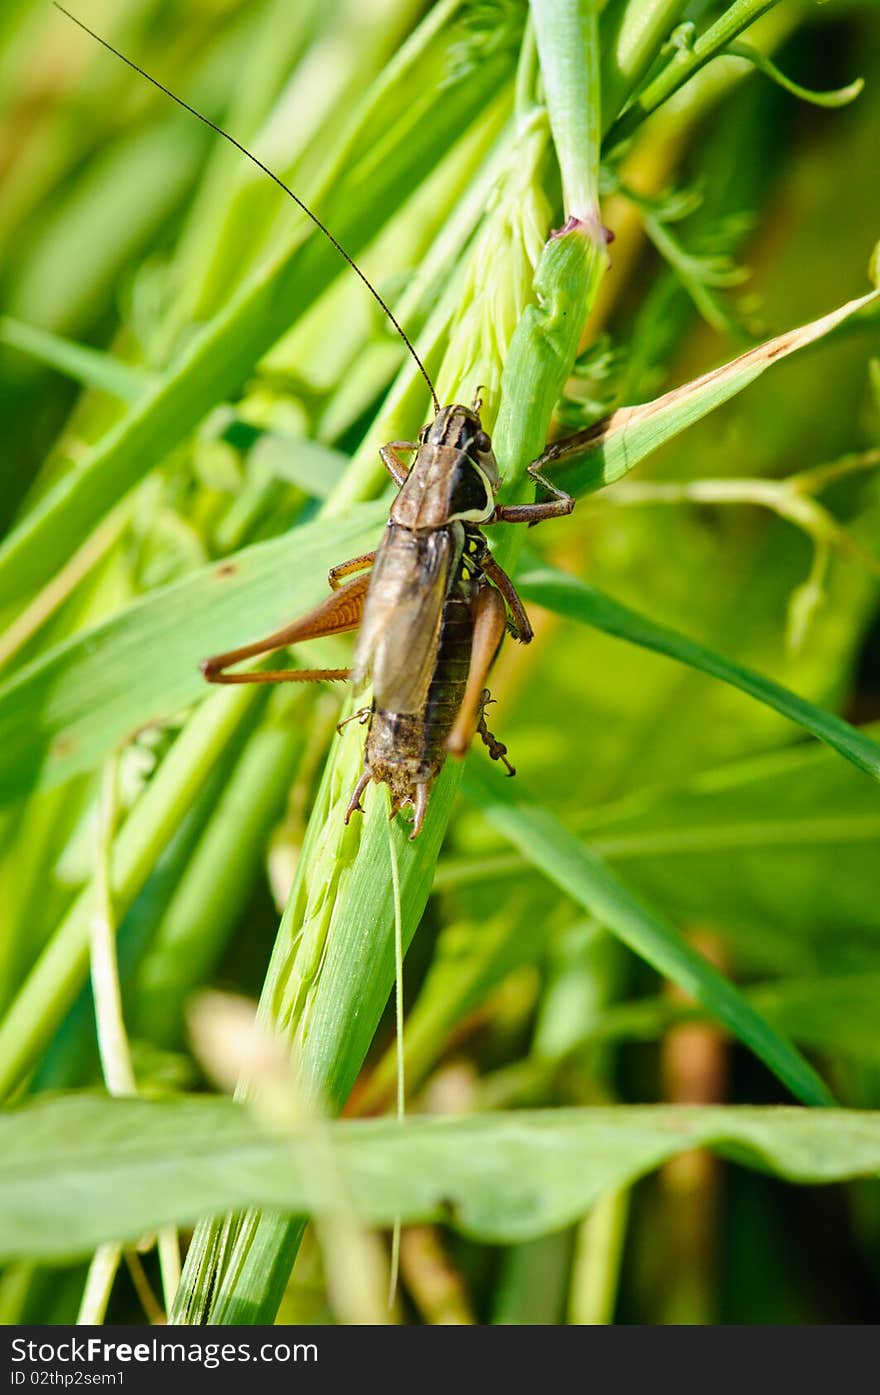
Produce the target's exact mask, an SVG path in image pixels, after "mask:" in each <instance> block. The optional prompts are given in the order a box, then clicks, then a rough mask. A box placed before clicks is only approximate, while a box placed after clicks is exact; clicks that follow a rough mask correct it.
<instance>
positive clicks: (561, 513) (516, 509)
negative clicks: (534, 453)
mask: <svg viewBox="0 0 880 1395" xmlns="http://www.w3.org/2000/svg"><path fill="white" fill-rule="evenodd" d="M543 458H544V457H543V456H541V458H540V459H538V460H535V461H533V462H532V464H531V465H530V466H529V468H528V473H529V474H530V475H531V477H532V479H533V480H534V481H535V483H536V484H540V485H541V486H542V487H543V488H544V489H546V491H547V493H548V494H551V495H552V496H553V497H552V498H551V499H543V500H541V502H540V503H535V504H499V505H498V507H497V508H496V510H495V512H494V513H493V515H492V517H491V519H490V520H489V521H490V522H491V523H529V524H531V523H542V522H543V521H544V519H545V518H564V517H565V516H566V515H567V514H570V513H571V512H572V510H573V508H574V499H573V498H572V497H571V495H570V494H566V492H565V490H564V489H558V488H557V487H556V485H555V484H551V482H550V480H548V479H547V477H546V475H542V474H541V462H542V460H543Z"/></svg>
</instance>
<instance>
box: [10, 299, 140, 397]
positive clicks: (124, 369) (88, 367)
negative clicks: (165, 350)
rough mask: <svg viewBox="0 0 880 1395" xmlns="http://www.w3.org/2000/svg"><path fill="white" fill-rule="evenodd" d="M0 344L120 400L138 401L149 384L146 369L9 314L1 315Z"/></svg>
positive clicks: (85, 385)
mask: <svg viewBox="0 0 880 1395" xmlns="http://www.w3.org/2000/svg"><path fill="white" fill-rule="evenodd" d="M0 344H5V345H6V346H7V348H10V349H18V351H19V352H20V353H23V354H27V355H28V356H29V357H30V358H33V359H36V361H37V362H38V363H44V364H46V366H47V367H49V368H55V369H57V371H58V372H59V373H63V374H64V376H65V377H66V378H72V379H73V381H74V382H76V383H82V385H83V386H84V387H90V388H96V389H97V390H98V391H100V392H106V393H109V394H110V396H111V397H117V398H119V400H120V401H121V402H137V401H139V399H140V398H141V397H143V395H144V392H145V390H146V388H147V387H148V386H149V384H150V375H149V374H148V373H145V372H144V371H143V370H142V369H139V368H132V367H131V365H130V364H128V363H123V361H122V360H121V359H118V358H114V357H113V355H112V354H106V353H103V352H102V351H101V350H100V349H90V348H89V347H88V345H86V344H77V343H75V342H74V340H72V339H63V338H62V337H61V336H60V335H58V334H51V333H50V332H49V331H48V330H45V329H39V328H38V327H37V326H36V325H26V324H22V322H21V320H14V319H12V318H11V317H10V316H8V315H3V316H2V317H0Z"/></svg>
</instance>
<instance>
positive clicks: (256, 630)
mask: <svg viewBox="0 0 880 1395" xmlns="http://www.w3.org/2000/svg"><path fill="white" fill-rule="evenodd" d="M385 512H386V510H385V508H384V506H383V505H381V504H368V505H364V506H362V507H359V508H357V509H355V510H354V511H353V512H352V514H351V516H350V517H349V518H347V519H345V520H336V519H334V521H333V524H332V526H331V525H329V524H327V523H323V522H320V521H317V520H316V521H314V522H312V523H308V524H306V525H304V526H303V527H300V528H296V529H294V530H293V531H292V532H290V533H286V534H284V535H282V536H281V537H278V538H273V539H271V540H270V541H269V542H265V543H258V544H256V545H255V546H253V547H250V548H246V549H245V550H244V551H242V552H240V553H237V554H236V555H235V557H234V558H230V559H229V560H227V561H225V562H221V563H217V564H213V565H211V566H210V567H205V568H202V569H201V570H200V571H197V572H194V573H193V574H192V575H190V576H188V577H186V578H184V580H182V581H180V582H176V583H173V584H172V585H171V586H167V587H164V588H162V589H161V590H157V591H152V592H150V594H149V595H147V596H145V597H144V598H143V599H142V600H139V601H137V602H135V604H134V605H131V606H129V607H127V608H126V609H125V610H123V611H120V612H119V613H118V614H117V615H114V616H113V617H112V618H111V619H110V620H107V621H106V622H105V623H104V624H102V625H99V626H97V627H96V628H95V629H92V630H88V631H86V632H85V633H84V634H81V635H77V636H75V637H74V638H73V639H71V640H69V641H67V643H65V644H63V645H60V646H59V647H58V648H57V649H54V650H52V651H50V653H48V654H46V655H45V656H43V657H41V658H40V659H38V660H36V662H35V663H33V664H32V665H30V666H29V667H28V668H26V669H23V670H22V671H21V672H20V673H17V674H15V676H14V677H13V678H11V679H10V680H9V681H8V682H7V683H5V684H3V686H2V687H0V798H6V799H9V798H12V797H14V796H15V795H16V794H18V793H20V792H21V791H22V790H23V789H25V788H27V787H28V786H30V785H32V784H33V783H34V782H35V781H36V782H38V783H39V784H41V785H52V784H56V783H57V782H58V781H60V780H65V779H67V778H68V777H69V776H70V775H72V774H74V773H75V772H77V771H80V770H89V769H91V768H92V767H94V766H95V765H96V764H97V762H98V761H100V760H101V758H102V757H103V756H104V755H105V754H106V753H107V752H108V751H111V750H112V749H113V748H114V747H115V746H116V745H118V744H119V742H120V741H123V740H124V739H125V738H126V737H127V736H129V735H130V734H131V733H133V732H135V731H137V730H138V729H139V728H140V727H142V726H144V725H145V724H146V723H148V722H152V721H157V720H161V719H162V718H163V717H168V716H171V715H172V714H173V713H174V712H176V711H177V710H178V709H180V708H181V707H185V706H188V705H189V704H190V703H192V702H195V701H197V700H198V699H199V698H200V697H204V695H205V693H206V691H207V685H206V684H205V681H204V679H203V678H202V676H201V674H200V673H199V669H198V665H199V660H200V659H203V658H206V657H207V656H208V655H209V654H217V653H222V652H224V651H225V650H227V649H230V648H234V647H236V646H238V645H241V644H245V643H248V642H249V641H250V640H254V639H257V638H259V636H260V634H268V633H270V632H271V631H272V630H274V629H277V628H278V627H279V626H281V625H283V624H285V623H286V622H287V621H289V620H292V619H294V618H295V617H296V615H297V614H299V613H302V612H303V611H304V610H306V609H307V608H308V607H309V606H310V605H314V604H315V603H316V602H317V601H318V600H320V599H321V597H322V596H323V595H324V594H325V593H326V590H327V571H328V569H329V567H330V566H332V564H333V563H334V562H338V561H340V560H344V559H345V558H346V557H351V556H356V555H357V554H358V553H360V552H363V551H366V550H367V549H368V548H369V547H370V546H371V544H375V542H376V540H377V539H378V536H379V534H380V531H381V522H382V519H383V518H384V516H385Z"/></svg>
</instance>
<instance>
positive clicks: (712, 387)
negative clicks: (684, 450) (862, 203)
mask: <svg viewBox="0 0 880 1395" xmlns="http://www.w3.org/2000/svg"><path fill="white" fill-rule="evenodd" d="M878 302H880V290H876V291H869V292H868V294H867V295H863V296H860V297H859V298H858V299H857V300H849V301H847V302H846V304H845V305H841V306H840V307H839V308H838V309H837V310H832V311H830V313H829V314H827V315H822V316H820V318H819V319H818V320H811V321H810V323H809V324H806V325H801V326H800V327H799V328H797V329H790V330H787V331H786V333H785V334H780V335H777V337H776V338H775V339H768V340H767V341H766V343H764V344H758V345H757V346H756V347H755V348H754V349H749V350H747V352H746V353H744V354H740V356H739V358H735V359H733V360H732V361H731V362H730V363H724V364H722V365H721V366H720V367H718V368H712V369H710V371H709V372H708V373H703V374H702V375H701V376H700V377H699V378H694V380H693V381H692V382H690V383H684V384H683V385H682V386H681V387H677V388H673V389H672V390H671V392H666V393H664V394H663V396H662V397H658V398H655V400H654V401H653V402H642V403H639V404H638V405H637V406H635V407H619V408H618V409H617V411H616V412H612V414H611V416H609V417H605V418H604V420H603V421H600V422H598V423H597V424H596V425H595V426H591V427H590V428H589V429H588V430H586V431H580V432H578V433H577V434H576V435H574V436H569V437H566V438H564V439H563V440H560V441H556V442H554V443H553V445H551V446H548V448H547V451H546V453H545V456H544V462H545V464H546V466H547V470H548V473H549V474H550V475H551V477H552V478H554V479H558V480H559V482H560V483H561V484H563V485H564V486H565V488H566V489H568V490H570V491H571V492H572V493H574V494H587V493H589V492H590V491H591V490H594V489H601V488H602V487H603V485H606V484H613V483H614V481H615V480H619V479H621V478H622V476H623V475H625V474H627V473H628V472H629V471H630V470H632V469H633V468H634V467H635V466H636V465H638V464H639V462H640V461H642V460H644V459H645V457H646V456H648V455H650V454H651V452H652V451H655V450H657V448H658V447H659V446H662V445H663V443H664V442H665V441H668V440H670V439H671V438H672V437H673V436H677V435H678V434H679V432H681V431H684V430H685V428H686V427H688V426H692V425H693V423H694V422H696V421H699V420H700V418H701V417H704V416H706V415H707V413H709V412H711V411H714V409H715V408H716V407H720V406H721V404H722V403H723V402H727V401H729V399H730V398H731V397H735V396H736V394H737V393H738V392H742V390H743V388H746V387H748V386H749V384H750V383H753V382H754V381H755V379H756V378H759V377H760V376H761V374H762V373H764V372H765V371H766V369H768V368H769V367H770V365H771V364H773V363H778V362H779V361H780V359H783V358H786V357H787V356H788V355H789V354H793V353H796V352H797V350H798V349H803V348H806V346H807V345H808V344H814V343H815V342H816V341H817V340H818V339H821V338H823V337H824V336H825V335H826V334H830V333H831V331H832V330H834V329H837V328H838V326H839V325H842V324H844V323H845V322H846V321H847V320H849V319H851V318H852V317H853V316H855V315H857V314H858V313H859V311H866V310H868V309H869V308H870V307H876V306H877V304H878Z"/></svg>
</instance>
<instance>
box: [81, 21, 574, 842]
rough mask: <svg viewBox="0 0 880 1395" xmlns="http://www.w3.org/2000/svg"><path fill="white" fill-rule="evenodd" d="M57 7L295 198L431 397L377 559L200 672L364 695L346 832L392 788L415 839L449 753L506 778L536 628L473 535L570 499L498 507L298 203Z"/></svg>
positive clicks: (482, 470) (464, 444)
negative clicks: (313, 651) (497, 704)
mask: <svg viewBox="0 0 880 1395" xmlns="http://www.w3.org/2000/svg"><path fill="white" fill-rule="evenodd" d="M54 2H55V4H56V8H57V9H59V10H61V11H62V13H63V14H65V15H67V17H68V18H69V19H72V20H73V22H74V23H75V24H77V25H79V27H80V28H81V29H84V30H85V31H86V33H88V34H90V35H91V36H92V38H94V39H97V41H98V42H99V43H100V44H102V45H103V46H104V48H106V49H109V50H110V52H111V53H113V54H114V55H115V56H116V57H117V58H119V59H121V60H122V62H124V63H126V64H127V65H128V66H129V67H130V68H133V69H134V70H135V72H137V73H139V74H140V75H141V76H142V77H144V78H146V79H147V81H148V82H151V83H152V84H153V85H154V86H155V87H158V88H159V90H160V91H161V92H164V93H165V95H166V96H167V97H170V98H171V100H172V101H174V102H177V103H178V105H179V106H182V107H184V108H185V109H186V110H187V111H188V112H190V113H191V114H192V115H193V116H195V117H197V118H198V119H199V120H200V121H202V122H204V124H205V125H206V126H210V127H211V129H212V130H213V131H215V132H216V133H217V134H218V135H220V136H222V137H223V139H224V140H227V141H229V143H230V144H232V145H234V146H235V147H236V149H238V150H240V151H241V153H242V154H243V155H245V156H246V157H247V158H248V159H249V160H251V161H252V162H253V163H254V164H255V165H257V166H258V167H259V168H260V169H261V170H262V171H263V173H264V174H266V175H267V176H268V177H269V178H270V179H272V180H273V181H274V182H275V183H276V184H277V185H278V186H279V188H281V189H283V190H284V192H285V194H287V195H288V196H289V197H290V198H291V199H293V201H294V202H295V203H296V204H297V205H298V207H299V208H300V209H301V210H302V212H303V213H305V214H306V216H307V217H308V218H310V219H311V220H312V222H313V223H314V224H315V225H316V227H317V228H318V229H319V230H320V231H321V232H322V233H323V234H324V236H325V237H327V238H328V239H329V241H330V242H331V243H332V244H333V246H334V247H335V248H336V249H337V251H338V252H339V253H340V255H341V256H342V257H343V258H344V259H345V260H346V261H347V262H348V263H349V265H350V266H351V267H352V268H353V270H354V271H355V272H356V273H357V275H358V276H359V277H360V279H361V280H362V281H363V282H364V284H365V286H366V287H367V289H368V290H369V291H370V294H371V295H372V296H373V297H374V299H375V300H376V301H377V302H378V304H379V305H380V306H381V308H382V310H383V311H384V313H385V314H386V315H387V316H388V319H389V320H390V322H391V324H392V325H393V326H394V328H395V330H396V331H397V333H398V334H399V335H400V338H401V339H402V341H403V343H404V344H405V346H406V348H407V350H408V352H409V353H410V354H411V355H412V357H413V359H414V360H415V363H416V364H417V366H418V368H419V371H420V372H421V374H422V376H423V377H424V379H425V382H426V383H427V385H428V388H429V389H430V392H431V398H432V401H433V404H434V413H435V415H434V419H433V421H431V422H429V423H428V425H427V426H425V427H424V428H423V429H422V431H421V432H420V434H419V439H418V441H393V442H391V443H390V444H389V445H386V446H383V447H382V449H381V450H380V452H379V453H380V455H381V457H382V461H383V463H384V465H385V468H386V469H387V470H388V473H389V474H390V475H391V478H392V479H393V480H394V482H395V484H396V485H398V487H399V493H398V494H397V497H396V499H395V500H394V503H393V505H392V508H391V513H390V517H389V520H388V525H387V527H386V529H385V534H384V536H383V538H382V540H381V542H380V544H379V547H378V548H377V549H376V551H375V552H370V553H367V554H366V555H364V556H363V557H354V558H352V559H351V561H348V562H343V563H341V564H340V565H339V566H336V567H334V568H333V569H332V570H331V572H330V578H329V579H330V586H331V588H332V589H331V594H330V595H329V596H328V597H327V599H326V600H324V601H322V602H321V604H320V605H318V606H316V607H315V608H314V610H311V611H309V613H308V614H307V615H304V616H302V617H301V618H300V619H299V620H295V621H293V623H292V624H290V625H287V626H285V627H284V628H283V629H281V630H278V631H276V632H275V633H274V634H271V635H267V636H265V638H263V639H259V640H256V641H255V642H254V643H253V644H247V645H244V646H243V647H242V648H239V649H233V650H230V651H229V652H228V653H226V654H216V655H213V656H212V657H211V658H208V659H205V660H204V661H203V662H202V664H201V671H202V673H203V674H204V676H205V678H206V679H207V680H208V682H209V683H283V682H293V683H308V682H320V681H326V680H336V679H350V680H351V681H352V682H354V683H356V684H361V685H366V684H367V683H368V682H370V683H372V702H371V705H370V706H369V707H366V708H363V709H361V711H360V712H359V713H357V714H355V715H356V717H357V718H359V719H360V720H361V721H363V722H364V723H365V724H366V726H367V740H366V747H365V752H364V767H363V772H362V774H361V776H360V778H359V780H358V782H357V784H356V786H355V788H354V791H353V793H352V796H351V801H350V803H349V806H348V810H347V812H346V816H345V818H346V822H348V820H349V818H350V817H351V815H352V814H353V813H354V811H355V810H356V809H357V810H360V809H361V807H362V806H361V802H360V801H361V795H362V794H363V793H364V790H365V789H366V787H367V785H368V784H369V783H370V781H372V780H375V781H376V782H378V783H379V784H384V785H387V786H388V788H389V790H390V793H391V807H392V813H393V814H396V813H397V812H398V811H399V810H400V809H402V808H404V807H406V806H409V807H411V808H412V809H413V810H414V820H413V830H412V833H411V835H410V836H411V837H413V838H415V837H416V836H417V834H418V833H419V830H420V829H421V827H422V823H423V822H424V818H425V812H426V810H427V807H428V800H429V798H430V793H431V788H432V786H433V784H434V781H435V780H436V779H437V776H438V774H439V773H440V770H441V768H442V766H443V763H444V761H445V759H446V757H447V755H448V754H452V755H454V756H459V757H461V756H464V755H465V754H466V753H467V751H468V749H469V747H470V745H471V742H472V741H473V739H474V736H475V735H477V734H479V735H480V737H481V738H482V740H483V741H484V742H485V744H486V745H487V746H488V748H489V754H490V755H491V757H492V758H493V760H501V761H503V762H504V764H505V765H506V766H507V769H508V771H509V773H510V774H511V775H512V774H513V773H514V771H513V767H512V766H511V765H510V763H509V762H508V761H507V759H506V756H507V748H506V746H504V745H502V744H501V742H500V741H497V740H496V738H495V737H494V736H493V735H492V733H491V732H490V731H489V728H488V726H487V724H486V715H485V709H486V706H487V704H488V703H489V701H490V696H489V691H488V689H487V687H486V682H487V679H488V675H489V670H490V669H491V667H492V664H493V662H494V659H495V656H496V654H497V653H498V649H499V646H500V644H501V640H502V638H503V636H504V632H505V629H507V630H509V631H510V633H511V634H512V635H513V637H514V638H515V639H518V640H519V641H520V643H522V644H528V642H529V641H530V640H531V638H532V627H531V625H530V624H529V620H528V616H527V615H526V613H525V610H524V609H523V605H522V602H521V600H520V598H519V596H518V595H517V593H516V590H515V589H514V586H513V583H512V581H511V580H510V577H509V576H507V574H506V573H505V572H504V571H502V569H501V567H500V566H499V565H498V563H497V562H495V560H494V559H493V557H492V554H491V552H490V551H489V547H488V543H487V542H486V538H485V535H484V534H483V531H482V529H483V527H484V526H485V525H488V524H493V523H538V522H540V521H541V520H543V519H545V518H554V517H559V516H560V515H562V514H568V513H571V511H572V509H573V508H574V500H573V499H572V498H571V497H570V496H569V495H568V494H565V493H563V492H562V491H561V490H559V489H556V488H555V487H554V486H553V485H552V484H550V482H549V481H548V480H547V479H545V478H544V476H543V475H542V474H541V472H540V466H541V463H542V461H541V460H538V461H536V462H534V464H532V465H530V466H529V474H530V475H531V476H532V478H533V479H534V480H535V482H536V484H539V485H541V486H543V488H544V490H545V492H546V494H547V495H549V497H548V498H546V499H544V500H542V501H540V502H536V503H533V504H515V505H504V504H496V502H495V495H496V493H497V491H498V487H499V484H500V479H499V474H498V465H497V463H496V460H495V456H494V454H493V452H492V443H491V441H490V439H489V437H488V435H487V434H486V432H485V431H484V429H483V426H482V423H481V421H480V406H481V403H480V401H479V399H478V398H477V399H475V400H474V403H473V405H472V406H470V407H465V406H463V405H461V404H458V403H456V404H452V405H451V406H447V407H441V405H440V402H439V400H438V398H437V394H436V392H435V390H434V386H433V384H432V382H431V380H430V378H429V376H428V374H427V372H426V370H425V366H424V364H423V363H422V361H421V359H420V358H419V356H418V354H417V353H416V350H415V348H414V347H413V345H412V343H411V342H410V340H409V338H408V336H407V334H406V332H405V330H404V329H403V327H402V326H401V325H400V324H399V323H398V321H397V319H396V318H395V316H394V314H393V312H392V311H391V309H390V308H389V306H388V305H387V304H386V303H385V301H384V300H383V299H382V297H381V295H380V294H379V292H378V291H377V290H376V289H375V287H374V286H372V285H371V283H370V282H369V281H368V280H367V278H366V276H365V275H364V273H363V272H362V271H361V269H360V267H358V266H357V264H356V263H355V262H354V261H353V260H352V258H351V257H350V256H349V255H348V253H347V252H346V251H345V249H344V248H343V247H341V246H340V244H339V243H338V242H337V240H336V238H335V237H334V236H333V234H332V233H331V232H330V230H329V229H328V228H326V227H325V226H324V224H323V223H322V222H321V221H320V219H319V218H318V217H317V216H316V215H315V214H314V213H313V212H312V210H311V209H310V208H308V207H307V206H306V204H304V203H303V201H302V199H300V198H299V196H298V195H297V194H295V193H294V191H293V190H292V189H290V188H289V187H288V186H287V185H286V184H285V183H284V181H283V180H281V179H280V178H279V177H278V175H277V174H275V173H274V171H273V170H271V169H269V167H268V166H267V165H264V164H263V162H262V161H261V160H259V159H258V158H257V157H256V156H255V155H254V154H252V152H251V151H249V150H248V149H247V148H246V147H245V146H243V145H241V144H240V142H239V141H237V140H236V139H235V137H234V136H232V135H230V134H229V133H228V132H227V131H224V130H223V128H222V127H220V126H218V125H216V124H215V123H214V122H213V121H210V120H209V119H208V118H207V117H206V116H204V115H203V114H202V113H201V112H200V111H197V110H196V108H195V107H191V106H190V105H189V103H187V102H185V101H183V100H182V98H180V97H178V96H177V95H176V94H175V93H174V92H172V91H171V90H170V88H168V87H165V86H164V84H163V83H161V82H159V81H158V80H157V79H156V78H154V77H152V76H151V75H150V74H149V73H147V72H145V71H144V69H143V68H140V67H138V65H137V64H136V63H134V62H132V60H131V59H130V58H127V57H126V56H125V54H123V53H120V52H119V50H118V49H116V48H114V47H113V46H112V45H111V44H109V43H108V42H107V40H106V39H103V38H101V36H100V35H99V34H96V33H95V32H94V31H93V30H91V29H89V28H88V26H87V25H85V24H83V22H82V21H81V20H79V19H77V18H76V17H75V16H74V15H72V14H70V12H69V11H68V10H66V9H64V7H63V6H62V5H60V4H58V3H57V0H54ZM407 454H409V455H412V456H413V457H414V458H413V461H412V464H411V466H409V467H408V466H407V464H406V462H405V460H404V459H403V458H402V457H403V456H404V455H407ZM358 628H359V629H360V635H359V638H358V643H357V649H356V652H355V658H354V664H353V667H352V668H351V669H275V670H266V669H257V670H248V671H245V672H234V673H233V672H230V669H231V668H232V667H233V666H234V665H236V664H238V663H242V662H244V661H246V660H248V659H252V658H256V657H257V656H258V655H262V654H267V653H271V652H272V651H274V650H278V649H283V648H285V647H287V646H288V645H292V644H300V643H302V642H303V641H304V640H308V639H318V638H320V637H323V636H327V635H336V634H342V633H344V632H346V631H349V630H355V629H358ZM349 720H351V719H349Z"/></svg>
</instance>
